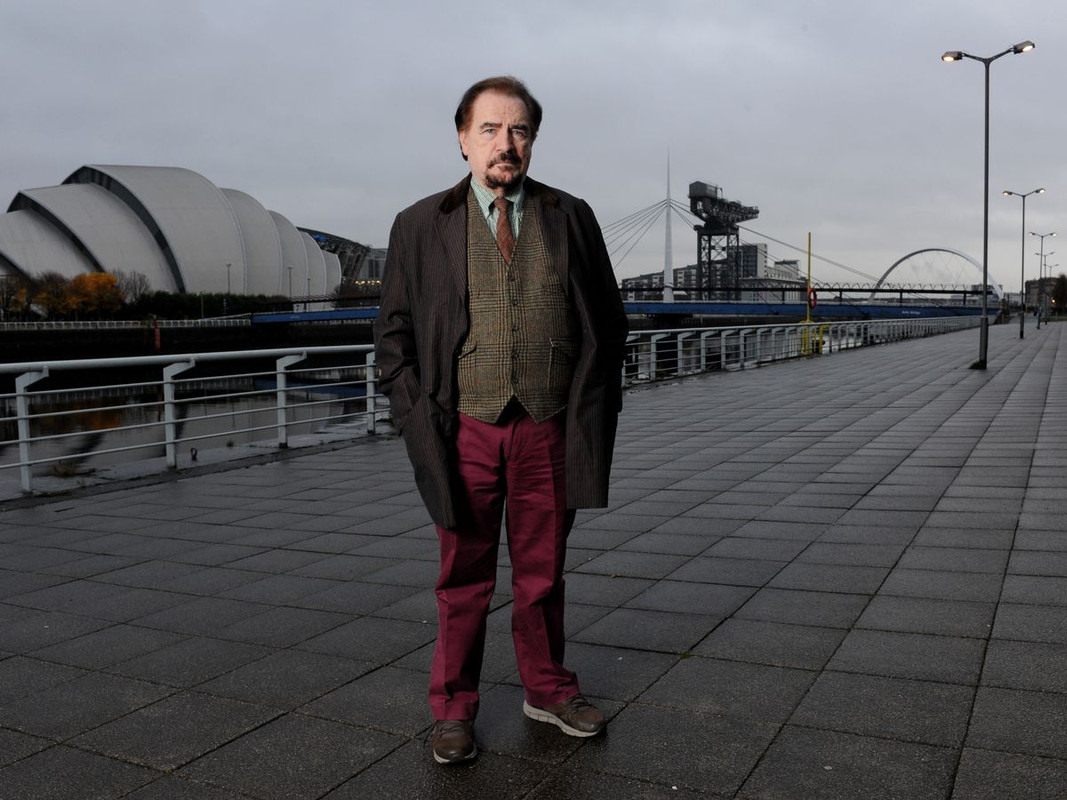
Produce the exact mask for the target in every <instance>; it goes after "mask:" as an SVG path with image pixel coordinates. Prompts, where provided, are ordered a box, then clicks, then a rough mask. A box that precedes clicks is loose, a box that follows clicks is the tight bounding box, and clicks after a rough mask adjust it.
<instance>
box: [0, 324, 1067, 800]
mask: <svg viewBox="0 0 1067 800" xmlns="http://www.w3.org/2000/svg"><path fill="white" fill-rule="evenodd" d="M977 340H978V334H977V331H964V332H960V333H955V334H948V335H944V336H938V337H931V338H927V339H921V340H916V341H909V342H903V343H895V344H891V345H886V346H880V347H874V348H868V349H864V350H859V351H853V352H845V353H835V354H832V355H831V356H827V357H820V358H812V359H808V360H802V361H796V362H792V363H786V364H776V365H773V366H769V367H766V368H760V369H754V370H747V371H744V372H737V373H724V374H712V375H707V376H701V377H695V378H690V379H685V380H680V381H674V382H671V383H670V384H665V385H657V386H649V387H643V388H639V389H635V390H632V391H630V392H629V393H628V394H627V397H626V407H625V411H624V414H623V417H622V419H621V423H620V430H619V442H618V448H617V451H616V458H615V467H614V472H613V486H612V504H611V506H610V507H609V508H607V509H597V510H590V511H583V512H580V513H579V515H578V520H577V524H576V527H575V530H574V532H573V534H572V538H571V548H570V552H569V554H568V560H567V570H568V580H567V583H568V598H569V601H570V604H569V607H568V619H567V631H568V636H569V639H570V644H569V647H568V662H569V664H570V665H571V666H572V667H574V668H575V669H576V670H577V671H578V672H579V674H580V675H581V678H582V683H583V688H584V691H585V692H586V694H588V695H589V696H591V697H592V698H594V699H595V700H596V701H597V703H598V704H599V705H600V706H601V707H602V708H603V709H604V710H605V712H606V713H607V715H608V716H609V718H610V724H609V728H608V732H607V734H606V735H605V736H603V737H598V738H596V739H591V740H578V739H571V738H568V737H565V736H562V735H560V734H559V733H558V731H556V730H555V729H554V728H551V727H550V726H545V725H541V724H538V723H535V722H532V721H530V720H528V719H526V718H525V717H524V716H523V715H522V713H521V704H522V689H521V686H520V684H519V680H518V675H517V672H516V668H515V661H514V655H513V653H512V650H511V642H510V609H509V606H510V602H511V592H510V587H509V586H508V581H509V578H510V570H509V562H508V560H507V557H506V554H502V558H501V566H500V570H499V585H498V590H497V594H496V596H495V598H494V600H493V611H492V613H491V615H490V620H489V641H488V643H487V654H486V662H485V669H484V674H483V679H484V694H483V701H482V710H481V713H480V716H479V719H478V724H477V729H476V733H477V738H478V741H479V746H480V750H481V754H480V755H479V757H478V759H476V760H475V761H474V762H472V763H468V764H464V765H461V766H458V767H453V768H443V767H440V766H438V765H437V764H435V763H434V762H433V760H432V758H431V756H430V753H429V746H428V743H427V732H428V730H429V727H430V724H431V719H430V714H429V711H428V708H427V704H426V697H425V694H426V682H427V676H428V672H429V665H430V659H431V656H432V647H433V640H434V636H435V619H434V618H435V609H434V598H433V592H432V585H433V581H434V577H435V574H436V558H437V544H436V537H435V533H434V530H433V526H432V525H431V524H430V522H429V520H428V518H427V516H426V513H425V511H424V510H423V508H422V506H421V503H420V501H419V499H418V496H417V493H416V492H415V490H414V485H413V481H412V477H411V471H410V467H409V465H408V463H407V458H406V455H405V452H404V448H403V445H402V443H401V442H399V441H398V440H397V439H395V438H394V437H391V436H378V437H373V438H369V439H365V440H362V441H358V442H356V443H353V444H351V445H350V446H347V447H335V448H334V449H325V450H315V451H308V452H302V453H301V452H296V453H289V454H286V456H285V457H284V458H281V457H279V458H278V459H275V460H262V459H261V460H260V461H259V462H258V463H255V464H254V465H251V466H248V465H235V464H230V465H225V464H221V465H217V466H215V467H212V468H211V469H209V470H205V471H202V472H199V473H196V474H181V475H171V476H159V477H158V479H157V480H155V481H144V480H142V481H138V482H135V483H134V482H131V483H126V484H116V485H109V486H106V487H104V486H101V487H96V488H90V489H89V490H87V491H83V492H80V493H78V494H77V495H71V496H67V497H58V498H52V499H36V500H34V501H32V502H27V501H18V502H7V503H3V502H0V798H2V800H15V799H16V798H17V800H45V798H52V799H54V798H58V799H60V800H62V799H63V798H69V799H70V800H112V799H114V800H119V798H129V799H131V800H171V799H173V800H223V799H228V798H250V799H252V800H282V799H283V798H284V799H285V800H289V799H290V798H291V799H292V800H305V799H306V800H320V799H323V798H327V799H328V800H349V799H350V798H361V800H362V799H363V798H372V799H374V798H404V800H415V799H417V798H469V797H484V798H505V799H506V798H523V799H528V800H563V798H567V799H568V800H570V798H604V797H616V798H620V799H624V798H635V799H636V800H640V799H643V798H666V797H671V798H698V797H703V798H743V799H744V800H771V799H772V798H790V799H793V798H840V799H841V800H857V798H908V800H911V799H912V798H939V799H941V800H945V799H947V798H951V799H952V800H965V799H969V798H997V800H1004V799H1005V798H1057V799H1058V798H1062V797H1065V796H1067V737H1065V736H1064V734H1063V732H1064V730H1065V729H1067V677H1065V676H1067V532H1065V531H1067V525H1065V524H1064V522H1063V520H1064V515H1065V513H1067V403H1065V402H1064V401H1063V399H1062V398H1063V397H1065V396H1067V395H1065V390H1067V326H1064V325H1050V326H1046V327H1044V328H1042V329H1041V330H1040V331H1037V330H1033V329H1027V331H1026V337H1025V339H1023V340H1020V339H1019V338H1018V329H1017V328H1016V327H1014V326H1011V325H1008V326H994V327H993V328H991V329H990V354H991V357H990V360H989V369H988V370H986V371H985V372H977V371H972V370H970V369H968V365H969V363H970V362H971V361H973V359H974V356H975V355H976V353H975V350H976V349H977V344H978V341H977Z"/></svg>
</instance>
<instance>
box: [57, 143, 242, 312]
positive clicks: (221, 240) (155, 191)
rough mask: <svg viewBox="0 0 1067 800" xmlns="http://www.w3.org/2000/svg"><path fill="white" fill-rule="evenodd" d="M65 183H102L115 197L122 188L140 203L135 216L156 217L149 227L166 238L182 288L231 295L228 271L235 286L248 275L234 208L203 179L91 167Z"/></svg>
mask: <svg viewBox="0 0 1067 800" xmlns="http://www.w3.org/2000/svg"><path fill="white" fill-rule="evenodd" d="M64 183H97V184H99V185H102V186H104V188H105V189H108V190H109V191H112V192H116V189H117V187H116V186H115V184H118V186H119V187H121V189H125V191H126V192H129V194H130V195H132V198H133V201H134V202H130V200H129V199H127V202H130V205H131V206H132V207H133V209H134V212H135V213H137V212H138V211H141V210H142V209H143V212H144V213H147V215H148V216H149V217H150V220H146V224H148V225H149V228H152V227H153V223H154V225H155V226H156V227H157V228H158V231H159V232H160V233H161V234H162V238H163V240H164V241H165V244H164V245H163V251H164V256H165V257H167V258H168V260H170V259H171V258H173V260H174V262H175V263H176V264H177V267H178V272H179V274H180V279H181V281H182V284H181V286H180V287H179V288H180V289H182V290H185V291H190V290H191V287H193V286H195V287H196V291H201V292H225V291H226V277H227V272H228V271H230V272H231V281H232V276H233V275H234V274H237V275H240V274H243V273H244V270H245V259H244V247H243V246H242V244H241V232H240V229H239V228H238V226H237V219H236V217H235V216H234V213H233V209H231V208H230V204H229V203H228V202H226V198H225V197H224V196H223V194H222V192H221V191H220V190H219V188H218V187H217V186H215V184H213V183H212V182H211V181H209V180H208V179H207V178H205V177H204V176H203V175H201V174H199V173H197V172H193V171H192V170H191V169H182V168H180V167H126V166H115V165H102V164H90V165H89V166H87V167H82V168H81V169H79V170H78V171H76V172H75V173H73V174H72V175H71V176H70V177H69V178H67V180H66V181H64ZM121 189H119V190H118V191H117V193H118V194H119V195H120V196H121V195H122V194H124V192H122V190H121ZM138 205H139V207H138ZM138 215H139V216H140V215H141V214H138ZM153 233H155V231H153ZM227 264H229V265H230V269H229V270H228V268H227V266H226V265H227ZM231 287H232V282H231Z"/></svg>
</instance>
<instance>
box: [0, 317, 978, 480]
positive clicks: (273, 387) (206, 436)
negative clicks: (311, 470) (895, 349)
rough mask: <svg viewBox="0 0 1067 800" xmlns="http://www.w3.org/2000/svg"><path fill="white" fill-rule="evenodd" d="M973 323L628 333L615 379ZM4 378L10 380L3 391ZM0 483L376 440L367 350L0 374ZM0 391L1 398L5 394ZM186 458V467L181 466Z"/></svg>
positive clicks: (191, 357)
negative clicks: (321, 439) (243, 448)
mask: <svg viewBox="0 0 1067 800" xmlns="http://www.w3.org/2000/svg"><path fill="white" fill-rule="evenodd" d="M978 319H979V318H978V317H946V318H938V319H922V318H918V319H904V320H877V321H867V322H864V321H851V322H828V323H811V324H806V323H789V324H784V325H742V326H730V327H721V328H679V329H672V330H653V331H637V332H634V333H631V334H630V336H629V337H628V339H627V347H626V359H625V364H624V366H623V382H624V384H626V385H633V384H637V383H643V382H648V381H655V380H661V379H665V378H673V377H677V376H682V375H691V374H695V373H698V372H705V371H709V370H739V369H748V368H752V367H759V366H761V365H763V364H767V363H770V362H774V361H780V360H783V359H793V358H800V357H804V356H814V355H827V354H829V353H833V352H836V351H840V350H846V349H851V348H855V347H864V346H866V345H872V344H883V343H887V342H894V341H899V340H902V339H911V338H915V337H920V336H929V335H932V334H938V333H947V332H949V331H954V330H959V329H961V328H967V327H974V326H976V325H977V324H978ZM12 378H13V380H12ZM0 380H3V381H5V382H6V383H7V385H8V386H10V387H12V388H13V391H8V392H7V393H6V394H5V393H0V480H3V479H4V477H5V476H8V475H10V476H14V474H15V473H16V472H17V475H18V480H19V482H20V484H21V489H22V491H24V492H32V491H33V486H34V482H35V479H37V478H40V477H42V476H49V475H50V476H53V477H55V476H60V477H74V476H77V475H79V474H84V472H85V471H87V470H94V469H97V468H99V467H103V466H112V465H115V464H127V463H130V462H133V461H137V460H151V459H158V460H161V461H162V463H163V465H165V466H166V467H169V468H176V467H179V466H183V465H190V464H191V463H192V462H194V461H196V460H197V459H198V457H200V456H201V453H200V451H201V450H202V451H203V454H202V455H203V456H204V458H205V460H207V456H208V454H209V453H214V454H223V455H224V454H225V453H226V452H227V450H226V448H229V447H232V446H233V445H234V444H235V443H236V442H238V441H239V442H240V443H242V444H256V445H260V446H263V445H268V446H274V447H278V448H286V447H288V446H289V444H290V440H291V438H292V437H293V436H294V435H302V434H314V435H316V436H324V435H328V436H331V437H351V436H357V435H363V434H364V433H374V432H375V422H376V417H377V416H378V415H379V414H384V413H387V411H388V405H387V404H386V403H384V402H379V399H380V395H379V394H378V390H377V379H376V374H375V366H374V353H373V348H372V346H371V345H350V346H330V347H306V348H282V349H271V350H244V351H228V352H212V353H189V354H183V355H172V356H162V355H160V356H140V357H132V358H100V359H78V360H66V361H45V362H39V363H16V364H0ZM2 391H6V390H5V389H3V388H2V387H0V392H2ZM183 457H184V459H185V460H183Z"/></svg>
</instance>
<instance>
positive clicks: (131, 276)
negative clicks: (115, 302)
mask: <svg viewBox="0 0 1067 800" xmlns="http://www.w3.org/2000/svg"><path fill="white" fill-rule="evenodd" d="M112 274H113V275H114V276H115V278H116V279H117V280H118V286H119V291H121V292H122V296H123V297H124V298H125V300H126V302H127V303H128V304H130V305H135V304H136V303H137V302H138V301H139V300H140V299H141V298H142V297H144V296H145V295H146V294H148V293H149V292H150V291H152V283H151V282H150V281H149V280H148V276H147V275H145V274H144V273H143V272H123V271H122V270H115V271H114V272H113V273H112Z"/></svg>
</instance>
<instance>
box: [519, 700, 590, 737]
mask: <svg viewBox="0 0 1067 800" xmlns="http://www.w3.org/2000/svg"><path fill="white" fill-rule="evenodd" d="M522 711H523V713H524V714H526V716H528V717H529V718H530V719H535V720H537V721H538V722H550V723H552V724H553V725H555V726H556V727H557V728H559V729H560V730H561V731H563V732H564V733H565V734H567V735H568V736H596V735H597V734H598V733H600V732H601V731H602V730H604V725H605V722H604V715H603V714H601V713H600V712H599V711H598V710H597V707H596V706H594V705H593V704H592V703H590V702H589V701H588V700H586V699H585V698H584V697H582V696H581V695H580V694H576V695H574V697H568V698H567V699H566V700H564V701H563V702H562V703H556V704H555V705H551V706H545V707H544V708H537V707H536V706H532V705H530V704H529V703H527V702H526V701H523V704H522Z"/></svg>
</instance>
